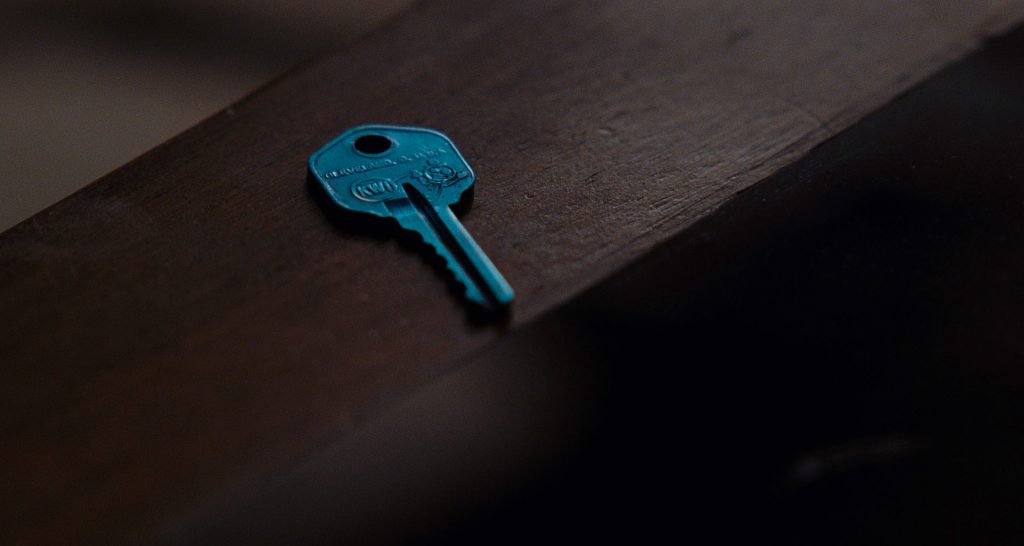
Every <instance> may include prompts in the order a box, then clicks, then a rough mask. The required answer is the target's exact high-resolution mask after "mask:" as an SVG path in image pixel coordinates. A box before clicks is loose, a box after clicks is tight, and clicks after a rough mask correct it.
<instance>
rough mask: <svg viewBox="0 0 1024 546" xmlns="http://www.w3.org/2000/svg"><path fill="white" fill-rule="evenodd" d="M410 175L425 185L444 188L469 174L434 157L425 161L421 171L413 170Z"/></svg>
mask: <svg viewBox="0 0 1024 546" xmlns="http://www.w3.org/2000/svg"><path fill="white" fill-rule="evenodd" d="M411 174H412V177H413V178H415V179H417V180H419V181H420V182H422V183H423V184H424V185H427V186H436V187H437V188H439V189H440V188H446V187H448V186H451V185H453V184H455V183H456V182H458V181H460V180H462V179H464V178H466V177H467V176H469V173H468V172H466V171H456V170H455V169H454V168H452V167H451V166H450V165H448V164H445V163H441V162H440V161H438V160H436V159H430V160H428V161H427V165H426V167H425V168H424V169H423V170H422V171H413V172H412V173H411Z"/></svg>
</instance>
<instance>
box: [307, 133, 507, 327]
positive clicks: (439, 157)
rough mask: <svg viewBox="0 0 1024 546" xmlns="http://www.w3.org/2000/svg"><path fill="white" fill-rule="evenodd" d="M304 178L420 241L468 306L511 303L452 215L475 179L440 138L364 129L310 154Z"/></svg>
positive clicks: (343, 204) (495, 274) (339, 201)
mask: <svg viewBox="0 0 1024 546" xmlns="http://www.w3.org/2000/svg"><path fill="white" fill-rule="evenodd" d="M309 170H310V172H311V173H312V175H313V176H314V177H315V178H316V179H317V180H318V181H319V182H320V184H321V185H322V186H323V187H324V189H325V190H327V193H328V194H329V195H330V196H331V199H332V200H333V201H334V202H335V203H337V204H338V205H340V206H341V207H343V208H345V209H348V210H350V211H354V212H361V213H366V214H372V215H374V216H380V217H384V218H394V219H395V220H397V221H398V224H399V225H401V226H402V227H403V228H405V229H408V230H412V231H415V232H416V233H418V234H420V236H421V237H422V238H423V241H424V242H425V243H426V244H428V245H430V246H431V247H433V248H434V250H435V251H436V252H437V253H438V255H440V256H441V257H442V258H444V260H445V261H446V262H447V264H448V269H450V270H451V272H452V274H453V275H454V276H455V280H456V281H458V282H459V283H460V284H461V285H462V286H464V287H465V295H466V298H467V299H469V300H470V301H472V302H474V303H476V304H478V305H480V306H483V307H485V308H489V309H500V308H502V307H504V306H506V305H508V304H509V303H510V302H511V301H512V298H513V296H514V293H513V292H512V287H511V286H509V284H508V282H506V281H505V278H504V277H502V276H501V273H498V269H497V268H495V267H494V264H492V263H491V260H489V259H488V258H487V255H486V254H484V253H483V251H482V250H480V247H479V246H477V244H476V242H475V241H473V238H472V237H470V236H469V233H468V232H467V231H466V228H464V227H463V226H462V223H461V222H459V219H458V218H456V217H455V214H454V213H453V212H452V210H451V206H452V205H454V204H455V203H457V202H458V201H459V197H460V196H461V195H462V192H464V191H466V190H467V189H469V187H470V186H472V185H473V182H474V181H475V176H474V175H473V169H471V168H470V167H469V164H468V163H466V160H465V159H464V158H463V157H462V154H460V153H459V150H458V149H456V148H455V144H453V143H452V141H451V140H450V139H449V138H448V137H447V136H445V135H444V134H443V133H440V132H438V131H434V130H432V129H424V128H420V127H401V126H391V125H361V126H359V127H354V128H352V129H349V130H348V131H345V132H344V133H342V134H341V136H339V137H337V138H335V139H334V140H332V141H330V142H329V143H327V145H326V146H324V147H323V148H321V149H320V150H318V151H317V152H316V153H314V154H313V155H312V156H311V157H310V158H309Z"/></svg>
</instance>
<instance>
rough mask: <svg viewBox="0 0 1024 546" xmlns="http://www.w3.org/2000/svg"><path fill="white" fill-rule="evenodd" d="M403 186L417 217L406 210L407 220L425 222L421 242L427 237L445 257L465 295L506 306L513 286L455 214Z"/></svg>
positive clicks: (494, 305)
mask: <svg viewBox="0 0 1024 546" xmlns="http://www.w3.org/2000/svg"><path fill="white" fill-rule="evenodd" d="M403 188H404V189H405V193H406V195H407V196H408V202H409V203H410V204H411V205H412V208H413V210H414V211H415V212H416V213H417V214H416V216H417V217H418V218H417V219H414V218H409V217H410V215H409V214H408V213H407V212H406V213H404V214H403V215H404V216H406V217H407V218H409V220H408V221H413V220H416V221H417V222H419V223H420V225H421V226H422V224H423V223H425V224H426V230H427V231H429V232H430V233H429V236H427V235H424V238H423V239H424V241H428V240H429V242H430V244H431V245H433V246H434V247H435V249H436V250H437V251H438V254H441V255H442V257H444V258H445V259H446V260H448V264H449V269H450V270H452V272H453V273H455V275H456V280H458V281H460V282H461V283H462V284H463V285H464V286H465V287H466V297H467V298H469V299H470V300H471V301H474V302H476V303H478V304H480V305H481V306H483V307H488V308H502V307H504V306H506V305H508V304H509V303H510V302H511V301H512V299H513V298H514V297H515V293H514V292H513V291H512V287H511V286H509V284H508V282H507V281H506V280H505V278H504V277H502V276H501V273H499V272H498V269H497V268H496V267H494V264H493V263H492V262H491V260H490V259H489V258H488V257H487V255H486V254H484V252H483V250H481V249H480V246H479V245H477V244H476V241H474V240H473V238H472V237H471V236H470V235H469V232H468V231H466V228H465V227H463V225H462V222H459V219H458V218H457V217H456V216H455V213H453V212H452V210H451V209H450V208H449V207H448V206H447V205H439V206H434V205H433V204H431V203H430V202H429V201H428V200H427V198H426V197H425V196H424V195H423V194H422V193H421V192H420V191H419V189H417V188H416V187H415V186H414V185H412V184H404V185H403ZM400 222H401V221H400ZM420 229H423V228H422V227H420V228H419V229H416V231H418V232H420V233H421V234H422V232H421V231H420Z"/></svg>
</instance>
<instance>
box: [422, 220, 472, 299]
mask: <svg viewBox="0 0 1024 546" xmlns="http://www.w3.org/2000/svg"><path fill="white" fill-rule="evenodd" d="M413 233H415V234H416V235H417V236H419V238H420V243H421V244H423V245H424V246H427V247H429V248H430V250H431V251H432V253H433V254H434V256H437V257H438V258H441V260H442V261H444V265H445V269H446V270H447V271H448V274H449V277H450V278H451V279H452V280H454V281H455V283H456V284H458V285H459V286H461V287H462V294H461V295H462V296H463V297H465V298H466V299H469V300H470V301H473V302H476V303H480V304H483V302H482V295H480V294H476V290H474V289H473V286H472V283H471V282H470V281H469V280H467V279H466V278H464V275H460V274H459V270H461V269H462V268H461V267H460V266H459V265H458V263H457V262H456V261H455V257H454V256H452V255H451V253H450V252H447V251H443V250H441V249H439V248H437V245H435V244H433V243H431V242H430V241H428V240H427V238H426V237H424V236H423V234H422V233H420V232H418V231H413Z"/></svg>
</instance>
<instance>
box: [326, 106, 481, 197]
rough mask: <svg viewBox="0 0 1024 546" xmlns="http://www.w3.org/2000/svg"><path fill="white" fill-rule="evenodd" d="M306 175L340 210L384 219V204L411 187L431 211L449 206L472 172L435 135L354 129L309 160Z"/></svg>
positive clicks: (407, 130)
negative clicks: (425, 200) (310, 175)
mask: <svg viewBox="0 0 1024 546" xmlns="http://www.w3.org/2000/svg"><path fill="white" fill-rule="evenodd" d="M309 170H310V173H311V174H312V175H313V176H314V178H316V180H317V181H318V182H319V183H320V184H321V185H322V186H323V188H324V189H325V190H326V191H327V194H328V195H329V196H330V197H331V199H332V200H333V201H334V202H335V203H337V204H338V205H340V206H341V207H344V208H345V209H348V210H352V211H356V212H365V213H369V214H373V215H376V216H382V217H388V216H391V215H392V212H390V211H389V210H388V207H387V205H385V203H386V202H388V201H393V200H395V199H401V198H405V197H407V195H406V194H407V191H406V190H407V188H408V186H409V185H412V186H414V187H415V188H416V189H417V190H419V193H420V194H422V195H423V196H424V197H425V198H426V199H427V200H428V201H429V202H430V203H431V204H432V205H434V206H446V205H454V204H455V203H457V202H458V201H459V198H460V196H461V195H462V193H463V192H464V191H466V190H467V189H469V187H470V186H472V185H473V182H474V180H475V176H474V175H473V169H471V168H470V167H469V164H468V163H467V162H466V160H465V159H464V158H463V157H462V154H461V153H459V150H458V149H457V148H456V147H455V144H453V143H452V141H451V139H449V138H448V137H447V136H445V135H444V134H443V133H441V132H439V131H434V130H432V129H425V128H421V127H404V126H396V125H360V126H358V127H354V128H352V129H349V130H348V131H345V132H344V133H342V134H341V135H340V136H338V137H337V138H335V139H334V140H332V141H330V142H328V143H327V144H326V145H325V146H324V147H323V148H320V149H319V150H318V151H316V152H315V153H314V154H313V155H312V156H311V157H310V158H309Z"/></svg>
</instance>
